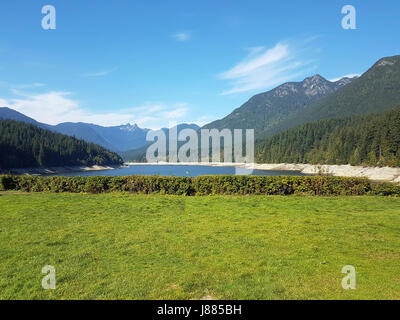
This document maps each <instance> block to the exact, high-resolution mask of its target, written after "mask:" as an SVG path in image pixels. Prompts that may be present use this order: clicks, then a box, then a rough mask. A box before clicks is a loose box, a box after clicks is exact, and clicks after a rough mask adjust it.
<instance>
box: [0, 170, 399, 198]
mask: <svg viewBox="0 0 400 320" xmlns="http://www.w3.org/2000/svg"><path fill="white" fill-rule="evenodd" d="M0 190H1V191H7V190H15V191H25V192H73V193H82V192H84V193H103V192H113V191H123V192H131V193H144V194H152V193H161V194H173V195H187V196H193V195H252V194H255V195H293V194H306V195H317V196H331V195H333V196H336V195H348V196H351V195H354V196H358V195H381V196H400V186H396V185H392V184H385V183H379V184H378V183H373V182H371V181H369V180H368V179H364V178H342V177H327V176H318V177H297V176H201V177H197V178H186V177H161V176H126V177H110V176H96V177H60V176H57V177H39V176H15V175H3V176H0Z"/></svg>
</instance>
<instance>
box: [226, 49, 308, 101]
mask: <svg viewBox="0 0 400 320" xmlns="http://www.w3.org/2000/svg"><path fill="white" fill-rule="evenodd" d="M304 52H305V49H304V48H299V47H297V46H295V45H294V44H291V43H289V42H280V43H278V44H276V45H275V46H274V47H273V48H265V47H255V48H252V49H251V50H250V53H249V54H248V55H247V57H245V58H244V59H243V61H241V62H240V63H238V64H237V65H236V66H234V67H233V68H231V69H230V70H228V71H225V72H223V73H221V74H219V77H220V78H221V79H224V80H228V81H229V83H230V84H231V86H232V88H231V89H229V90H226V91H224V92H223V93H222V94H224V95H227V94H234V93H240V92H248V91H254V90H262V89H268V88H270V87H272V86H275V85H278V84H281V83H282V82H286V81H290V80H293V79H294V78H297V77H299V76H302V75H306V74H307V72H308V71H309V70H310V67H309V64H310V63H311V61H310V60H307V59H304V58H300V57H299V56H300V55H303V54H304Z"/></svg>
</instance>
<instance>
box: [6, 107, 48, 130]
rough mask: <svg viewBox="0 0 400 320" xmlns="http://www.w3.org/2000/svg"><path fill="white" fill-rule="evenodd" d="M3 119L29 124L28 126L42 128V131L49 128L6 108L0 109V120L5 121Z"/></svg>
mask: <svg viewBox="0 0 400 320" xmlns="http://www.w3.org/2000/svg"><path fill="white" fill-rule="evenodd" d="M5 119H9V120H14V121H21V122H25V123H30V124H33V125H35V126H38V127H40V128H43V129H48V128H50V127H51V126H49V125H47V124H44V123H40V122H38V121H36V120H34V119H32V118H29V117H27V116H26V115H24V114H22V113H20V112H18V111H15V110H13V109H10V108H7V107H4V108H0V120H5Z"/></svg>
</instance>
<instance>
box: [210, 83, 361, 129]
mask: <svg viewBox="0 0 400 320" xmlns="http://www.w3.org/2000/svg"><path fill="white" fill-rule="evenodd" d="M353 80H354V78H352V79H349V78H343V79H341V80H339V81H337V82H331V81H328V80H326V79H325V78H323V77H321V76H320V75H315V76H313V77H309V78H306V79H304V80H303V81H302V82H289V83H285V84H283V85H281V86H279V87H277V88H275V89H273V90H271V91H268V92H264V93H261V94H258V95H256V96H254V97H252V98H251V99H250V100H249V101H248V102H246V103H245V104H243V105H242V106H241V107H240V108H238V109H236V110H234V111H233V112H232V113H231V114H230V115H228V116H227V117H225V118H224V119H222V120H217V121H214V122H212V123H210V124H208V125H206V126H204V128H206V129H214V128H215V129H219V130H221V129H225V128H228V129H255V134H256V137H261V136H263V135H264V132H265V131H268V130H274V129H275V128H277V127H279V125H280V123H281V122H282V121H284V120H285V119H287V118H288V117H289V116H290V115H292V114H294V113H297V112H302V111H304V110H305V109H306V108H307V107H308V106H310V105H312V104H313V103H315V102H316V101H318V100H320V99H322V98H324V97H326V96H328V95H330V94H332V93H334V92H335V91H337V90H338V89H339V88H342V87H344V86H346V85H347V84H349V83H350V82H352V81H353Z"/></svg>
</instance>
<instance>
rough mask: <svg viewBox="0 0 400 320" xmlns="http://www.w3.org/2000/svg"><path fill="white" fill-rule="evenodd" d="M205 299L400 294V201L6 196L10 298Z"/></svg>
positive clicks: (0, 284) (2, 219)
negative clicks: (48, 283) (349, 268)
mask: <svg viewBox="0 0 400 320" xmlns="http://www.w3.org/2000/svg"><path fill="white" fill-rule="evenodd" d="M45 265H53V266H54V267H55V268H56V272H57V288H56V290H47V291H46V290H43V289H42V287H41V281H42V278H43V276H44V275H42V273H41V269H42V267H43V266H45ZM345 265H353V266H355V268H356V270H357V289H356V290H349V291H346V290H344V289H343V288H342V286H341V281H342V278H343V277H344V276H345V275H344V274H342V273H341V269H342V267H343V266H345ZM204 296H212V297H214V298H216V299H400V199H395V198H383V197H332V198H318V197H296V196H293V197H265V196H251V197H222V196H216V197H179V196H162V195H158V196H154V195H152V196H145V195H135V196H133V195H129V194H121V193H115V194H102V195H84V194H22V193H21V194H17V193H2V194H1V195H0V299H199V298H202V297H204Z"/></svg>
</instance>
